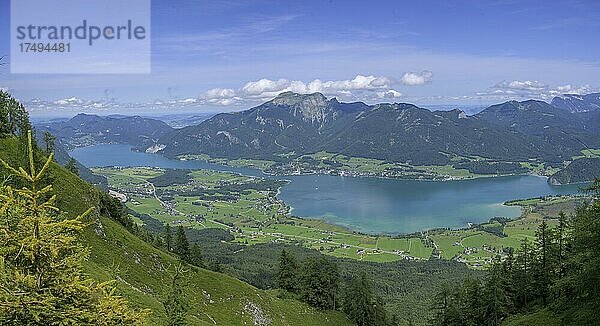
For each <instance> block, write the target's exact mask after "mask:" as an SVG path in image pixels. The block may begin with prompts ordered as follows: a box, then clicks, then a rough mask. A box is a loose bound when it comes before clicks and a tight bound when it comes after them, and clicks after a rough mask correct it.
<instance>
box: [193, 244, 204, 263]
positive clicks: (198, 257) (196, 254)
mask: <svg viewBox="0 0 600 326" xmlns="http://www.w3.org/2000/svg"><path fill="white" fill-rule="evenodd" d="M190 258H191V260H190V264H192V265H194V266H198V267H204V259H203V258H202V250H201V249H200V246H199V245H198V244H197V243H195V242H194V244H193V245H192V249H191V250H190Z"/></svg>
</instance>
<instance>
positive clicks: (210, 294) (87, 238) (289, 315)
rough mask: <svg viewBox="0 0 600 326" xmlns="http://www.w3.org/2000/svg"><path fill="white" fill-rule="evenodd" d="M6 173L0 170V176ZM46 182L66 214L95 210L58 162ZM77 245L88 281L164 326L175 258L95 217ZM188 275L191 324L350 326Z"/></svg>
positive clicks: (16, 158) (9, 152) (232, 282)
mask: <svg viewBox="0 0 600 326" xmlns="http://www.w3.org/2000/svg"><path fill="white" fill-rule="evenodd" d="M24 154H25V151H24V147H23V146H22V144H20V143H19V141H17V140H16V139H12V138H11V139H0V158H2V159H4V160H5V161H8V162H9V163H10V164H12V165H16V166H25V161H24V157H25V156H24ZM38 161H41V159H40V160H38ZM5 174H6V173H5V171H2V170H0V176H4V175H5ZM0 180H3V178H1V179H0ZM11 182H13V183H15V182H18V181H17V180H14V179H13V180H11ZM46 182H47V183H52V184H53V185H54V189H55V192H56V193H57V194H58V201H57V203H58V206H60V207H61V209H63V210H64V211H66V212H67V215H68V216H75V215H77V214H79V213H81V212H83V211H84V210H85V209H87V208H88V207H90V206H95V207H97V206H98V203H99V192H98V190H96V189H95V188H93V187H92V186H90V185H89V184H87V183H85V182H84V181H82V180H81V179H80V178H78V177H77V176H75V175H73V174H71V173H69V172H67V171H66V170H65V169H63V168H62V167H60V166H59V165H57V164H54V165H53V166H52V167H51V168H50V170H49V173H48V180H46ZM81 241H82V242H83V243H84V244H86V245H87V246H89V248H90V257H89V260H88V262H87V263H86V270H87V272H88V273H89V274H90V275H91V276H92V277H94V278H96V279H98V280H109V279H116V280H117V282H116V286H117V288H118V290H119V291H120V292H121V293H122V294H123V295H124V296H125V297H127V298H128V300H129V301H130V303H131V304H132V305H133V306H136V307H144V308H150V309H151V310H152V314H151V316H150V320H149V323H150V324H152V325H161V324H165V322H166V315H165V312H164V309H163V307H162V304H161V301H162V300H164V299H165V298H166V295H167V293H168V291H170V284H171V280H172V277H173V274H174V266H175V265H177V264H178V260H177V259H176V258H175V257H173V256H172V255H170V254H168V253H165V252H163V251H161V250H159V249H156V248H154V247H152V246H151V245H149V244H147V243H145V242H144V241H142V240H141V239H139V238H138V237H136V236H134V235H133V234H131V233H129V232H128V231H127V230H126V229H125V228H124V227H122V226H121V225H120V224H119V223H117V222H115V221H113V220H111V219H109V218H106V217H103V216H98V214H95V215H94V216H93V217H92V220H91V221H90V227H88V228H87V230H86V231H85V232H84V233H83V234H82V237H81ZM186 271H187V272H186V273H185V276H184V278H183V279H184V293H185V294H186V298H187V300H188V301H189V303H190V311H189V314H188V321H189V322H190V323H191V324H194V325H244V324H247V325H252V324H254V325H266V324H269V325H298V324H302V325H350V324H351V323H350V322H349V321H348V320H347V319H346V317H345V316H344V315H343V314H341V313H339V312H321V311H318V310H315V309H313V308H311V307H309V306H307V305H305V304H303V303H300V302H298V301H294V300H284V299H279V298H277V296H276V294H275V293H273V292H268V291H263V290H259V289H257V288H255V287H253V286H251V285H249V284H247V283H244V282H242V281H239V280H237V279H234V278H232V277H229V276H227V275H224V274H220V273H215V272H211V271H208V270H204V269H201V268H196V267H192V266H188V267H186Z"/></svg>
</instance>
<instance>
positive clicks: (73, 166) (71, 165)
mask: <svg viewBox="0 0 600 326" xmlns="http://www.w3.org/2000/svg"><path fill="white" fill-rule="evenodd" d="M65 169H67V170H68V171H69V172H71V173H73V174H74V175H79V169H78V168H77V161H75V159H74V158H72V157H71V158H69V161H67V164H66V165H65Z"/></svg>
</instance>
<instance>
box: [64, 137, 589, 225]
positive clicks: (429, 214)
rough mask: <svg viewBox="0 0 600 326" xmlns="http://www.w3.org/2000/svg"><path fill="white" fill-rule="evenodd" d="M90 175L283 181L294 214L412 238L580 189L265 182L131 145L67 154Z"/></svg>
mask: <svg viewBox="0 0 600 326" xmlns="http://www.w3.org/2000/svg"><path fill="white" fill-rule="evenodd" d="M70 154H71V155H72V156H73V157H74V158H75V159H77V160H78V161H79V162H81V163H82V164H84V165H85V166H88V167H105V166H123V167H130V166H151V167H160V168H178V169H211V170H217V171H230V172H236V173H241V174H245V175H251V176H260V177H265V178H276V179H286V180H289V181H290V183H289V184H288V185H286V186H284V187H283V188H282V189H281V193H280V195H279V198H280V199H282V200H284V201H285V202H286V203H287V204H289V205H290V206H291V207H292V208H293V211H292V214H293V215H297V216H301V217H311V218H321V219H325V220H326V221H328V222H331V223H336V224H340V225H344V226H347V227H349V228H351V229H353V230H357V231H361V232H367V233H389V234H398V233H412V232H416V231H423V230H427V229H432V228H439V227H449V228H461V227H465V226H467V223H469V222H470V223H481V222H485V221H488V220H489V219H490V218H492V217H497V216H502V217H509V218H514V217H517V216H519V215H520V213H521V210H520V208H518V207H508V206H504V205H503V204H502V203H504V202H505V201H507V200H511V199H519V198H531V197H538V196H544V195H556V194H572V193H577V192H578V189H579V186H578V185H566V186H552V185H550V184H548V183H547V182H546V178H543V177H538V176H530V175H526V176H507V177H498V178H480V179H474V180H462V181H412V180H395V179H383V178H353V177H341V176H329V175H306V176H281V177H280V176H277V177H274V176H268V175H265V174H263V173H262V172H260V171H259V170H256V169H251V168H233V167H228V166H223V165H218V164H212V163H208V162H204V161H179V160H172V159H168V158H166V157H163V156H160V155H156V154H146V153H139V152H133V151H131V146H129V145H114V144H111V145H97V146H91V147H85V148H79V149H76V150H74V151H72V152H71V153H70Z"/></svg>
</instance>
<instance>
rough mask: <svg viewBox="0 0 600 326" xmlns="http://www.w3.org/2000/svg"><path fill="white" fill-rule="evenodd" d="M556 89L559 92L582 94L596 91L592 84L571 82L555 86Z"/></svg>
mask: <svg viewBox="0 0 600 326" xmlns="http://www.w3.org/2000/svg"><path fill="white" fill-rule="evenodd" d="M556 91H557V92H560V94H577V95H584V94H589V93H594V92H596V91H597V89H594V88H593V87H592V86H590V85H587V84H586V85H582V86H574V85H571V84H567V85H562V86H557V87H556Z"/></svg>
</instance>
